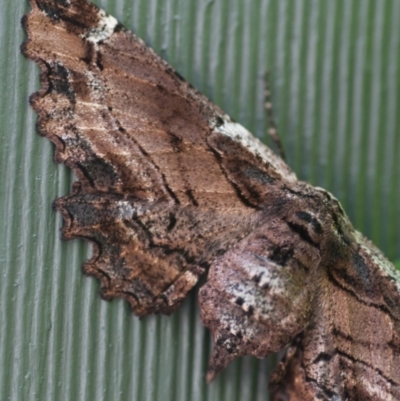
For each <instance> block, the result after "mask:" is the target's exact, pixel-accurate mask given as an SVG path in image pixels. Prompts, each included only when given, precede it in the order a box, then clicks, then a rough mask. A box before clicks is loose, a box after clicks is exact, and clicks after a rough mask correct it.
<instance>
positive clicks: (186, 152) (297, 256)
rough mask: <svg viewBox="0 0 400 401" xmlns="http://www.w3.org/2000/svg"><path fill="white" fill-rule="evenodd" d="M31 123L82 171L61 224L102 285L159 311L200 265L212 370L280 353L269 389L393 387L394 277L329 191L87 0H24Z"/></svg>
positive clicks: (381, 394) (397, 384)
mask: <svg viewBox="0 0 400 401" xmlns="http://www.w3.org/2000/svg"><path fill="white" fill-rule="evenodd" d="M30 3H31V7H32V10H31V12H30V13H29V14H28V15H27V16H26V17H25V18H24V20H23V25H24V28H25V30H26V32H27V34H28V40H27V41H26V42H25V43H24V45H23V47H22V51H23V53H24V54H25V55H26V56H27V57H28V58H30V59H32V60H34V61H35V62H37V63H38V64H39V65H40V67H41V69H42V72H41V76H40V77H41V83H42V89H41V90H40V91H39V92H37V93H36V94H34V95H32V97H31V104H32V107H33V108H34V110H35V111H36V112H37V113H38V115H39V119H38V130H39V132H40V133H41V134H42V135H44V136H45V137H47V138H48V139H50V140H51V141H52V142H53V143H54V144H55V147H56V150H55V159H56V160H57V161H58V162H62V163H65V164H66V165H67V166H68V167H70V168H71V169H72V170H73V171H74V172H75V174H76V176H77V178H78V181H77V182H76V183H75V184H74V186H73V190H72V192H71V194H69V195H68V196H64V197H62V198H59V199H57V200H56V201H55V207H56V209H57V210H59V211H60V212H61V213H62V215H63V218H64V227H63V236H64V237H65V238H67V239H71V238H76V237H81V238H85V239H87V240H89V241H91V242H92V243H93V244H94V255H93V257H92V258H91V260H89V261H88V262H87V263H86V264H85V265H84V271H85V272H86V273H87V274H90V275H94V276H96V277H98V278H99V279H100V280H101V282H102V295H103V297H104V298H107V299H111V298H115V297H123V298H125V299H127V300H128V302H129V303H130V305H131V307H132V310H133V312H134V313H135V314H137V315H141V316H143V315H146V314H149V313H157V312H163V313H170V312H172V311H173V310H174V309H176V308H177V307H178V306H179V304H180V303H181V302H182V300H183V299H184V298H185V297H186V295H187V293H188V291H190V289H191V288H193V286H194V285H195V284H196V282H197V281H198V278H199V276H200V275H201V274H202V273H203V272H204V271H206V270H207V269H209V273H208V281H207V283H206V284H205V285H204V286H203V287H202V288H201V290H200V305H201V314H202V320H203V322H204V324H205V325H206V326H207V327H209V328H210V330H211V331H212V334H213V338H214V343H215V347H214V351H213V355H212V358H211V361H210V368H209V372H208V379H209V380H211V379H212V378H213V377H214V376H215V375H216V374H217V373H218V372H219V371H220V370H221V369H223V368H224V367H225V366H227V365H228V364H229V362H231V361H232V360H233V359H234V358H235V357H238V356H240V355H245V354H251V355H255V356H257V357H265V356H266V355H268V354H269V353H271V352H276V351H279V350H282V349H286V352H285V356H284V357H283V359H282V361H281V363H280V365H279V366H278V368H277V370H276V372H275V374H274V376H273V378H272V381H271V391H272V397H273V400H275V401H278V400H279V401H283V400H289V401H300V400H301V401H311V400H315V399H320V400H330V401H338V400H343V401H344V400H353V401H355V400H371V401H372V400H374V401H376V400H379V401H380V400H382V401H383V400H385V401H387V400H398V399H400V393H399V391H400V390H399V389H400V376H399V375H400V373H399V372H400V339H399V338H400V334H399V333H400V327H399V321H400V295H399V294H400V284H399V283H400V278H399V275H398V273H397V272H396V271H395V270H394V268H393V266H392V265H390V263H389V262H387V261H386V259H385V258H384V257H383V256H382V255H381V253H380V252H379V250H377V249H376V248H375V247H374V246H373V245H372V244H370V243H369V242H368V241H367V240H365V239H364V238H363V237H362V236H361V235H360V234H359V233H357V232H356V231H355V230H354V229H353V227H352V225H351V224H350V222H349V221H348V219H347V217H346V216H345V214H344V213H343V210H342V208H341V206H340V204H339V203H338V202H337V201H336V199H335V198H333V197H332V196H331V195H330V194H329V193H327V192H326V191H324V190H322V189H320V188H314V187H312V186H311V185H309V184H306V183H303V182H299V181H297V179H296V176H295V175H294V174H293V172H291V170H290V169H289V168H288V167H287V165H286V164H285V163H284V162H283V161H282V160H281V159H280V158H279V157H277V156H276V155H274V154H273V152H271V150H269V149H268V148H267V147H265V146H264V145H262V144H261V143H260V142H259V141H258V140H256V139H255V138H254V137H252V136H251V134H249V132H248V131H247V130H245V129H244V128H243V127H241V126H240V125H239V124H237V123H234V122H232V121H231V120H230V118H229V117H228V116H227V115H226V114H224V113H223V112H222V111H221V110H220V109H219V108H218V107H216V106H215V105H213V104H212V103H211V102H210V101H208V100H207V99H206V98H205V97H204V96H202V95H201V94H199V93H198V92H197V91H196V90H195V89H194V88H192V87H191V86H190V85H189V84H188V83H187V82H185V81H184V80H183V79H182V78H181V77H180V76H179V75H178V74H177V73H176V72H175V71H174V70H173V69H172V68H171V67H170V66H169V65H168V64H167V63H166V62H164V61H163V60H162V59H161V58H159V57H158V56H157V55H156V54H155V53H154V52H153V51H152V50H151V49H149V48H148V47H146V46H145V45H144V43H143V42H142V41H141V40H140V39H139V38H137V37H136V36H135V35H134V34H132V33H131V32H129V31H127V30H126V29H125V28H124V27H122V26H121V25H120V24H118V22H117V21H116V20H115V19H114V18H113V17H111V16H109V15H107V14H106V13H105V12H104V11H103V10H100V9H99V8H97V7H96V6H94V5H92V4H91V3H89V2H87V1H86V0H30Z"/></svg>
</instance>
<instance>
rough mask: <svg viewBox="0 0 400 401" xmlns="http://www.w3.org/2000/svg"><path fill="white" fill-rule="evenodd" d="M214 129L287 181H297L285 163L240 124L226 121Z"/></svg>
mask: <svg viewBox="0 0 400 401" xmlns="http://www.w3.org/2000/svg"><path fill="white" fill-rule="evenodd" d="M214 129H215V131H217V132H219V133H221V134H222V135H225V136H228V137H230V138H232V139H233V140H235V141H236V142H239V143H240V144H241V145H242V146H243V147H244V148H246V149H247V150H249V151H250V152H251V153H252V154H254V155H256V156H258V157H260V158H261V160H263V161H265V162H266V163H268V164H270V165H272V166H273V167H274V168H275V170H276V171H277V173H279V174H280V175H281V176H282V178H284V179H285V180H288V181H297V177H296V175H295V174H294V173H293V172H292V171H291V170H290V169H289V168H288V167H287V165H286V164H285V163H284V161H283V160H282V159H281V158H280V157H278V156H277V155H276V154H275V153H274V152H273V151H272V150H271V149H269V148H268V147H267V146H265V145H264V144H263V143H262V142H261V141H260V140H259V139H257V138H255V137H254V136H253V135H252V134H251V133H250V132H249V131H247V129H246V128H244V127H243V126H242V125H240V124H239V123H235V122H233V121H229V120H226V119H225V120H224V124H222V125H220V126H215V128H214Z"/></svg>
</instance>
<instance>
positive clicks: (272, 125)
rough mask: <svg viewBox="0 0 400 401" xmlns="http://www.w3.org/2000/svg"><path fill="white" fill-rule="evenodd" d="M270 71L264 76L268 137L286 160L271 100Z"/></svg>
mask: <svg viewBox="0 0 400 401" xmlns="http://www.w3.org/2000/svg"><path fill="white" fill-rule="evenodd" d="M269 82H270V81H269V71H266V72H265V74H264V102H265V103H264V105H265V111H266V113H267V117H268V125H269V128H268V130H267V133H268V135H269V136H270V137H271V138H272V140H273V141H274V143H275V146H276V147H277V148H278V151H279V155H280V156H281V158H282V159H283V160H286V157H285V151H284V149H283V146H282V142H281V140H280V138H279V134H278V129H277V127H276V121H275V116H274V110H273V107H272V99H271V89H270V85H269Z"/></svg>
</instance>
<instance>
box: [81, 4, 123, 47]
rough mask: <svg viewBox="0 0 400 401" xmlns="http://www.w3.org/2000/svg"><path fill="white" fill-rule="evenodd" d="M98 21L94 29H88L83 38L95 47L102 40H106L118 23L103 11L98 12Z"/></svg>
mask: <svg viewBox="0 0 400 401" xmlns="http://www.w3.org/2000/svg"><path fill="white" fill-rule="evenodd" d="M99 17H100V21H99V23H98V26H97V27H96V28H92V29H90V30H89V31H88V32H86V34H85V35H83V37H84V38H85V39H86V40H88V41H89V42H92V43H94V44H95V45H96V44H97V43H99V42H101V41H103V40H106V39H108V38H109V37H111V35H112V34H113V33H114V29H115V27H116V26H117V25H118V21H117V20H116V19H115V18H114V17H113V16H112V15H108V14H107V13H106V12H105V11H103V10H99Z"/></svg>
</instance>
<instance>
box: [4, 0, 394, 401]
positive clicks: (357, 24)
mask: <svg viewBox="0 0 400 401" xmlns="http://www.w3.org/2000/svg"><path fill="white" fill-rule="evenodd" d="M96 3H97V4H98V5H100V6H102V7H103V8H105V9H106V10H107V11H108V12H110V13H111V14H114V15H116V16H117V17H118V18H119V19H120V20H121V21H122V22H123V23H124V24H125V25H126V26H127V27H129V28H131V29H133V30H134V31H135V32H136V33H138V34H139V35H140V36H141V37H142V38H144V39H145V40H146V41H147V42H148V43H149V44H151V45H152V46H153V47H154V48H155V50H156V51H158V52H159V53H160V54H161V55H162V56H163V57H164V58H166V59H167V60H168V61H169V62H170V63H171V64H172V65H173V66H174V67H175V68H176V69H178V71H179V72H181V73H182V74H183V75H184V76H185V77H186V78H187V79H188V80H190V81H191V82H192V83H193V84H194V85H195V86H197V87H198V88H199V89H200V90H201V91H202V92H204V93H205V94H206V95H208V96H209V97H211V99H213V100H214V101H215V102H216V103H218V104H219V105H220V106H222V108H223V109H224V110H226V111H227V112H228V113H229V114H231V116H232V117H233V118H235V119H236V120H238V121H239V122H241V123H242V124H243V125H245V126H246V127H248V128H249V129H250V130H251V131H252V132H254V133H255V134H257V135H258V136H259V137H263V135H264V132H265V127H266V121H265V114H264V111H263V80H262V76H263V73H264V71H265V70H266V69H268V70H270V72H271V74H270V75H271V79H270V80H271V82H270V86H271V87H272V90H273V100H274V107H275V114H276V117H277V121H278V127H279V130H280V134H281V137H282V139H283V142H284V146H285V150H286V153H287V155H288V162H289V164H290V165H291V166H292V167H293V168H294V170H295V171H296V172H297V173H298V175H299V177H300V178H302V179H307V180H309V181H311V182H312V183H314V184H316V185H319V186H323V187H325V188H327V189H329V190H331V191H332V192H333V193H334V194H335V195H336V196H337V197H338V198H339V199H340V200H341V202H342V204H343V206H344V207H345V209H346V210H347V212H348V213H349V215H350V216H351V218H352V220H353V222H354V224H355V225H356V227H357V228H359V229H360V230H362V231H363V232H364V233H365V234H367V235H368V236H369V237H370V238H372V239H373V240H374V241H375V243H376V244H377V245H378V246H379V247H381V248H382V249H383V250H384V251H385V253H386V254H387V255H388V256H389V257H390V258H391V259H392V260H394V259H398V258H400V224H399V217H400V163H399V159H400V112H399V111H400V109H399V99H400V1H399V0H393V1H390V0H379V1H373V0H340V1H337V0H329V1H327V0H307V1H306V0H270V1H268V0H248V1H245V0H242V1H241V0H214V1H212V0H210V1H205V0H147V1H146V0H126V1H122V0H121V1H118V0H116V1H112V0H109V1H96ZM27 9H28V6H27V4H26V3H25V1H23V0H15V1H14V0H13V1H11V0H1V2H0V11H1V12H0V94H1V95H0V172H1V184H0V185H1V186H0V224H1V230H0V277H1V281H0V361H1V366H0V399H1V400H13V401H21V400H23V401H25V400H30V401H36V400H37V401H50V400H54V401H60V400H61V401H64V400H68V401H69V400H71V401H86V400H96V401H102V400H104V401H125V400H129V401H155V400H157V401H161V400H162V401H164V400H165V401H188V400H190V401H192V400H193V401H205V400H209V401H211V400H212V401H225V400H226V401H261V400H268V395H267V390H266V388H267V377H268V375H269V372H270V369H271V366H272V365H273V359H268V360H266V361H256V360H254V359H252V358H243V359H241V360H240V361H237V362H235V363H234V364H232V365H231V366H230V367H229V368H228V369H227V371H226V372H224V373H223V374H222V375H221V376H219V377H218V378H217V379H216V381H215V382H214V383H212V384H211V385H209V386H207V385H206V384H205V381H204V372H205V370H206V363H207V358H208V354H209V352H210V337H209V334H208V333H207V332H206V331H205V330H204V329H203V328H202V326H201V323H200V320H199V310H198V307H197V302H196V296H195V294H193V295H192V296H191V297H190V298H189V299H188V300H187V301H186V302H185V303H184V305H183V307H182V308H181V309H180V310H179V311H178V312H177V313H175V314H174V315H173V316H172V317H149V318H146V319H144V320H142V321H139V320H138V319H137V318H135V317H133V316H131V315H130V313H129V311H128V308H127V306H126V305H125V304H124V302H122V301H114V302H112V303H106V302H103V301H101V300H100V298H99V296H98V295H97V291H98V289H99V285H98V283H97V282H96V281H95V280H94V279H88V278H86V277H84V276H83V275H82V274H81V273H80V268H79V266H80V265H81V263H82V261H84V260H85V259H87V258H88V256H89V255H90V249H89V248H88V246H87V245H86V244H85V243H83V242H79V241H73V242H70V243H62V242H61V241H60V240H59V233H58V230H59V227H60V225H61V219H60V216H59V215H55V214H54V213H53V211H52V209H51V202H52V200H53V199H54V198H55V197H57V196H60V195H63V194H66V193H67V192H68V188H69V186H70V184H71V181H72V178H71V175H70V173H69V171H67V170H66V169H65V168H64V167H63V166H56V165H55V164H54V162H53V160H52V157H53V149H52V145H51V144H50V143H49V142H48V141H46V140H44V139H42V138H40V137H39V136H38V135H37V134H36V133H35V128H34V122H35V120H36V116H35V115H34V114H33V113H32V111H31V110H30V109H29V107H28V104H27V98H28V95H29V94H30V93H31V92H33V91H34V90H37V89H38V79H37V76H38V68H37V66H36V65H34V64H33V63H31V62H28V61H27V60H25V59H24V58H22V57H21V56H20V54H19V45H20V43H21V42H22V41H23V38H24V33H23V31H22V29H21V27H20V24H19V20H20V18H21V17H22V15H23V14H24V12H26V11H27Z"/></svg>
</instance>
